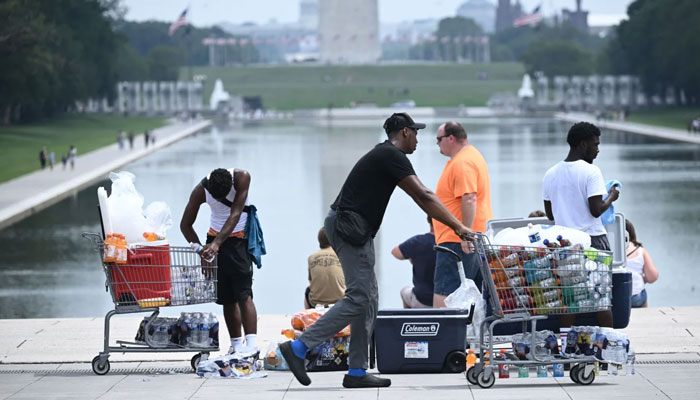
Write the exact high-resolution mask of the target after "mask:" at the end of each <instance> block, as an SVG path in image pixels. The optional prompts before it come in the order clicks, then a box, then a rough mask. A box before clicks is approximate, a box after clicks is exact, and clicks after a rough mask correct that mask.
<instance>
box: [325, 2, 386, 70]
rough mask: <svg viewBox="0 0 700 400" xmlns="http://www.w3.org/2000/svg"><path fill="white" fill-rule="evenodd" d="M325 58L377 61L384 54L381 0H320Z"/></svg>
mask: <svg viewBox="0 0 700 400" xmlns="http://www.w3.org/2000/svg"><path fill="white" fill-rule="evenodd" d="M318 27H319V39H320V49H321V55H320V58H321V61H322V62H327V63H332V64H374V63H376V62H378V61H379V59H380V57H381V55H382V49H381V45H380V43H379V8H378V6H377V0H352V1H348V0H322V1H320V2H319V24H318Z"/></svg>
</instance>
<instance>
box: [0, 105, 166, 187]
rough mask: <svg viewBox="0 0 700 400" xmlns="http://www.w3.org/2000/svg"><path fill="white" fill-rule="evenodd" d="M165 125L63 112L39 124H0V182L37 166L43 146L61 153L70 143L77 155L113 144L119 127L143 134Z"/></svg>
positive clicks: (147, 119)
mask: <svg viewBox="0 0 700 400" xmlns="http://www.w3.org/2000/svg"><path fill="white" fill-rule="evenodd" d="M164 124H165V120H164V119H163V118H160V117H122V116H116V115H111V114H99V115H98V114H82V115H65V116H62V117H58V118H52V119H46V120H44V121H41V122H39V123H32V124H25V125H13V126H0V182H5V181H7V180H10V179H12V178H16V177H18V176H20V175H24V174H26V173H28V172H32V171H34V170H37V169H39V168H40V164H39V151H41V146H46V149H47V151H48V152H51V151H54V152H55V153H56V164H59V165H60V163H61V154H64V153H68V148H69V147H70V146H71V145H74V146H75V147H76V149H77V150H78V155H79V156H80V155H81V154H85V153H87V152H89V151H92V150H95V149H98V148H100V147H104V146H107V145H110V144H112V143H115V142H116V140H117V135H118V133H119V131H120V130H122V129H123V130H124V131H126V132H129V131H133V132H134V134H138V133H143V131H144V130H146V129H153V128H157V127H160V126H163V125H164Z"/></svg>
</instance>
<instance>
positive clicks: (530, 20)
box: [513, 6, 542, 28]
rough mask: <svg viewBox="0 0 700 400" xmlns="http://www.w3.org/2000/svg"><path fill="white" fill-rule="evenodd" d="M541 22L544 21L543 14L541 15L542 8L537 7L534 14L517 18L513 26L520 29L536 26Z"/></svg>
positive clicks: (533, 11)
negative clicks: (526, 26)
mask: <svg viewBox="0 0 700 400" xmlns="http://www.w3.org/2000/svg"><path fill="white" fill-rule="evenodd" d="M540 21H542V14H540V6H537V7H535V9H534V10H532V13H530V14H525V15H523V16H521V17H518V18H516V19H515V21H513V26H514V27H515V28H518V27H521V26H525V25H535V24H537V23H538V22H540Z"/></svg>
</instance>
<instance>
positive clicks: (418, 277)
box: [391, 217, 435, 308]
mask: <svg viewBox="0 0 700 400" xmlns="http://www.w3.org/2000/svg"><path fill="white" fill-rule="evenodd" d="M428 224H429V225H430V232H428V233H424V234H422V235H416V236H413V237H412V238H410V239H408V240H406V241H405V242H403V243H401V244H400V245H398V246H396V247H394V248H393V249H392V250H391V254H392V255H393V256H394V257H396V258H397V259H399V260H406V259H410V260H411V264H413V286H411V285H408V286H405V287H404V288H403V289H401V300H402V301H403V308H431V307H432V306H433V278H434V276H435V250H433V246H435V234H434V232H433V221H432V219H430V217H428Z"/></svg>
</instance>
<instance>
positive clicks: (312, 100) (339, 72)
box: [181, 63, 524, 110]
mask: <svg viewBox="0 0 700 400" xmlns="http://www.w3.org/2000/svg"><path fill="white" fill-rule="evenodd" d="M192 73H193V74H195V75H200V74H201V75H205V76H206V77H207V79H206V81H205V87H204V99H205V102H207V101H208V100H209V96H210V94H211V91H212V90H213V87H214V82H215V81H216V80H217V79H221V80H222V82H223V84H224V89H226V91H228V92H229V93H230V94H232V95H241V96H262V100H263V104H264V106H265V107H267V108H274V109H278V110H292V109H299V108H325V107H327V106H328V104H329V103H332V104H333V105H334V107H347V106H348V105H349V104H350V103H351V102H357V103H360V102H363V103H376V104H377V105H378V106H380V107H385V106H389V105H391V104H392V103H394V102H397V101H400V100H406V99H411V100H414V101H415V102H416V105H417V106H436V107H440V106H442V107H456V106H458V105H460V104H464V105H466V106H484V105H486V101H487V100H488V99H489V97H490V96H491V95H492V94H494V93H496V92H502V91H511V92H515V91H516V90H517V89H518V88H519V87H520V83H521V80H522V76H523V73H524V68H523V66H522V65H521V64H519V63H492V64H413V65H371V66H370V65H362V66H308V65H304V66H302V65H300V66H294V65H292V66H289V65H286V66H255V67H194V68H193V70H192ZM480 73H485V74H486V78H485V79H479V74H480ZM186 75H187V69H186V68H183V69H181V77H182V78H183V79H186Z"/></svg>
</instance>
